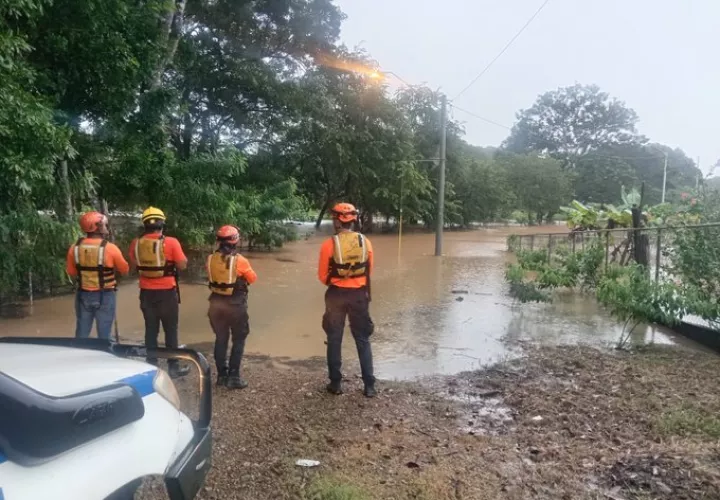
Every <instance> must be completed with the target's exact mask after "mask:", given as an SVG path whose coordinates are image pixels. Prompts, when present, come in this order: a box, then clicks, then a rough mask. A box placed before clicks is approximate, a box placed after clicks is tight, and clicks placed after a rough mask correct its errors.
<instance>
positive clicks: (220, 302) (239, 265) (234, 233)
mask: <svg viewBox="0 0 720 500" xmlns="http://www.w3.org/2000/svg"><path fill="white" fill-rule="evenodd" d="M215 237H216V240H217V243H218V246H217V249H216V250H215V252H213V254H212V255H210V256H209V257H208V260H207V273H208V286H209V287H210V292H211V293H210V298H209V300H210V306H209V308H208V317H209V318H210V326H211V327H212V329H213V332H215V353H214V354H215V366H216V367H217V371H218V378H217V385H220V386H223V385H224V386H227V387H228V388H230V389H244V388H245V387H247V385H248V383H247V382H246V381H245V380H243V379H242V378H241V377H240V363H241V361H242V356H243V351H244V350H245V340H246V339H247V336H248V334H249V333H250V324H249V317H248V286H249V285H251V284H253V283H255V281H256V280H257V274H255V271H253V269H252V267H251V266H250V262H248V260H247V259H246V258H245V257H243V256H242V255H240V254H239V253H238V251H237V245H238V243H239V242H240V231H238V229H237V228H236V227H235V226H223V227H221V228H220V229H218V230H217V232H216V233H215ZM230 338H232V348H231V349H230V364H229V365H228V364H227V350H228V342H229V341H230Z"/></svg>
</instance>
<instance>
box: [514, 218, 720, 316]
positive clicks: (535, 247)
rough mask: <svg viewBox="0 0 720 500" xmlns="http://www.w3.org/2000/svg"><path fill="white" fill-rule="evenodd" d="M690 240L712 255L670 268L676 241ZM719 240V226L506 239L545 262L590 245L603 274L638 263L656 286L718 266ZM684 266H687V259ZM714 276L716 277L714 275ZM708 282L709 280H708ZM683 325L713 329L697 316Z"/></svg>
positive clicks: (680, 279) (672, 263)
mask: <svg viewBox="0 0 720 500" xmlns="http://www.w3.org/2000/svg"><path fill="white" fill-rule="evenodd" d="M688 236H690V237H693V238H695V239H696V240H697V239H700V240H705V241H707V242H708V247H709V248H710V249H711V251H712V252H714V255H712V256H711V258H710V261H709V262H708V261H707V255H706V256H700V255H699V256H697V258H696V259H695V258H693V259H692V263H691V264H690V266H689V267H690V269H688V268H686V270H685V271H683V270H682V269H678V268H677V267H676V266H674V262H673V257H674V256H676V255H677V251H678V246H677V242H678V238H682V237H688ZM719 239H720V222H716V223H709V224H695V225H683V226H660V227H640V228H620V229H601V230H587V231H572V232H569V233H568V232H566V233H536V234H514V235H511V236H510V237H509V238H508V249H509V250H510V251H514V252H517V251H528V250H530V251H535V252H539V251H545V252H547V262H548V263H552V262H553V261H554V260H555V259H560V258H561V256H562V254H563V253H565V254H567V253H574V252H582V251H585V250H586V249H588V248H590V247H591V246H593V245H599V246H600V247H601V248H602V249H603V250H604V255H605V258H604V267H605V270H607V268H608V267H609V266H611V265H622V266H624V265H628V264H631V263H638V264H642V265H644V266H646V267H647V268H648V270H649V272H650V276H652V277H653V279H654V280H655V281H656V282H661V281H662V282H665V281H667V280H674V281H678V280H679V281H680V282H682V281H683V278H684V275H683V273H684V272H688V271H689V272H690V273H691V274H692V275H694V276H698V275H701V276H702V275H703V274H704V273H703V271H707V269H708V267H707V266H713V265H714V264H713V263H716V262H720V248H715V247H713V246H712V243H711V242H713V241H718V240H719ZM685 266H688V264H687V259H686V260H685ZM715 275H716V274H715ZM708 279H709V280H711V279H712V278H711V277H708ZM683 321H684V322H686V323H687V322H689V323H693V324H696V325H700V326H704V327H708V326H710V327H712V328H714V329H717V328H718V326H719V323H718V322H717V321H712V322H708V321H705V320H703V319H702V318H700V317H699V316H694V315H687V316H685V317H683Z"/></svg>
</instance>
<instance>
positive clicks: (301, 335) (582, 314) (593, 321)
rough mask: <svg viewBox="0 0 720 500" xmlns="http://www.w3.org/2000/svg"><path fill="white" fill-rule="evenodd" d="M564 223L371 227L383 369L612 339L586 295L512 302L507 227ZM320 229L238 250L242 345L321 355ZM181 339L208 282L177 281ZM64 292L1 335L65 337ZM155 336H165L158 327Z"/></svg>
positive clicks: (130, 316)
mask: <svg viewBox="0 0 720 500" xmlns="http://www.w3.org/2000/svg"><path fill="white" fill-rule="evenodd" d="M548 229H549V230H551V231H560V230H561V228H558V227H555V226H554V227H552V228H531V229H521V228H499V229H480V230H477V231H469V232H448V233H446V234H445V255H444V256H443V258H436V257H434V256H433V251H434V236H433V235H432V234H408V235H405V236H403V242H402V253H401V254H400V255H399V254H398V244H397V243H398V238H397V235H371V238H372V241H373V246H374V250H375V254H376V262H377V264H376V265H377V268H376V272H375V274H374V276H373V302H372V305H371V313H372V315H373V319H374V321H375V324H376V330H375V334H374V336H373V341H374V345H373V347H374V353H375V360H376V361H375V363H376V371H377V374H378V376H379V377H381V378H410V377H415V376H421V375H429V374H435V373H441V374H447V373H456V372H459V371H463V370H468V369H473V368H477V367H479V366H481V365H484V364H487V363H490V362H493V361H497V360H500V359H502V358H504V357H506V356H509V355H513V351H512V349H511V348H509V347H508V345H507V344H506V343H505V342H503V339H508V340H521V341H541V342H548V343H565V342H575V341H577V340H582V341H586V342H598V343H607V342H612V341H614V340H616V339H617V338H618V337H619V335H620V331H621V326H620V325H618V324H617V323H616V322H615V321H614V320H612V319H611V318H610V317H609V316H608V315H607V314H606V313H605V312H604V311H602V310H600V309H599V307H598V305H597V303H596V302H595V300H594V299H593V298H592V297H584V296H583V295H581V294H579V293H566V294H561V295H560V296H559V297H558V298H557V299H556V300H555V301H554V302H553V303H552V304H524V305H522V304H516V303H514V302H513V300H512V299H511V298H510V297H509V296H507V294H506V286H505V284H504V276H503V275H504V269H505V264H506V262H507V261H508V259H509V258H511V256H510V255H509V254H508V253H507V252H506V237H507V235H508V234H510V233H511V232H519V231H526V232H528V231H531V230H532V231H533V232H548ZM324 237H325V236H312V237H310V238H308V239H307V240H303V241H298V242H295V243H292V244H289V245H287V246H286V248H284V249H282V250H280V251H277V252H273V253H254V254H249V255H247V256H248V258H249V259H250V261H251V263H252V265H253V267H254V268H255V270H256V271H257V273H258V276H259V279H258V282H257V283H256V284H255V285H253V286H252V287H251V291H250V325H251V334H250V337H249V338H248V342H247V348H246V352H247V353H248V354H263V355H269V356H273V357H281V358H282V357H287V358H291V359H301V358H310V357H315V356H324V354H325V345H324V340H325V335H324V333H323V331H322V329H321V328H320V319H321V316H322V314H323V310H324V303H323V293H324V291H325V287H324V286H323V285H322V284H320V283H319V282H318V281H317V278H316V270H317V254H318V251H319V246H320V243H321V241H322V239H323V238H324ZM181 294H182V304H181V305H180V341H181V343H184V344H195V343H206V342H209V341H212V340H213V338H214V337H213V334H212V331H211V330H210V327H209V324H208V320H207V316H206V313H207V297H208V290H207V287H206V286H203V285H191V284H184V285H182V288H181ZM73 300H74V298H73V297H72V296H62V297H56V298H51V299H44V300H39V301H36V303H35V306H34V308H33V314H32V316H29V317H27V318H22V319H1V320H0V334H1V335H42V336H71V335H73V333H74V323H75V316H74V308H73ZM118 326H119V331H120V336H121V337H122V338H123V339H128V340H136V341H139V340H142V338H143V319H142V314H141V312H140V309H139V305H138V292H137V284H136V283H134V282H128V281H126V282H125V283H124V284H123V285H122V287H121V289H120V290H119V292H118ZM635 336H636V340H642V339H643V338H646V339H648V340H649V339H651V338H654V341H655V342H658V343H668V342H674V341H675V339H674V337H673V336H672V335H671V334H670V333H668V332H667V331H666V330H664V329H661V328H659V327H648V328H646V329H644V330H643V329H642V328H638V329H637V331H636V334H635ZM161 339H162V335H161ZM344 352H345V358H346V360H347V363H346V364H345V372H346V373H347V374H354V373H355V372H359V367H358V366H357V356H356V355H355V353H354V344H353V342H352V337H351V336H350V335H349V332H347V334H346V338H345V342H344Z"/></svg>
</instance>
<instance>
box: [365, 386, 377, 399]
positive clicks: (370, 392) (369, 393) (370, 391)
mask: <svg viewBox="0 0 720 500" xmlns="http://www.w3.org/2000/svg"><path fill="white" fill-rule="evenodd" d="M363 394H364V395H365V397H366V398H374V397H375V396H377V391H376V390H375V385H374V384H372V385H366V386H365V389H363Z"/></svg>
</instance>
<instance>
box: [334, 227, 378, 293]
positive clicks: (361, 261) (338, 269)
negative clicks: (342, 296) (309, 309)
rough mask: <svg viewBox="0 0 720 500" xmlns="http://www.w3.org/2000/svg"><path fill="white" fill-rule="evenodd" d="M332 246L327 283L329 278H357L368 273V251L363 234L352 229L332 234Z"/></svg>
mask: <svg viewBox="0 0 720 500" xmlns="http://www.w3.org/2000/svg"><path fill="white" fill-rule="evenodd" d="M333 246H334V250H333V257H332V259H331V260H330V274H329V275H328V284H329V282H330V279H331V278H359V277H361V276H367V275H368V273H369V266H368V251H367V244H366V243H365V236H363V235H362V234H360V233H355V232H352V231H344V232H342V233H338V234H336V235H335V236H333Z"/></svg>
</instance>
